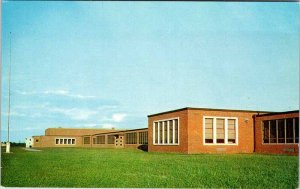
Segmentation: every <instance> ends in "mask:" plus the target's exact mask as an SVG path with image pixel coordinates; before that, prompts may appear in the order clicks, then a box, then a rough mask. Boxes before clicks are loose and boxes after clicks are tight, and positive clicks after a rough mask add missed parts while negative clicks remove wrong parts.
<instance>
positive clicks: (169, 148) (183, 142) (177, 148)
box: [148, 110, 188, 153]
mask: <svg viewBox="0 0 300 189" xmlns="http://www.w3.org/2000/svg"><path fill="white" fill-rule="evenodd" d="M175 117H179V145H153V121H158V120H163V119H169V118H175ZM187 126H188V125H187V110H182V111H176V112H171V113H166V114H161V115H157V116H151V117H148V151H149V152H181V153H188V140H187V139H188V132H187Z"/></svg>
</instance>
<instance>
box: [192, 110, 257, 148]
mask: <svg viewBox="0 0 300 189" xmlns="http://www.w3.org/2000/svg"><path fill="white" fill-rule="evenodd" d="M253 114H255V113H254V112H243V111H241V112H237V111H216V110H213V111H209V110H194V109H190V110H188V125H189V126H188V136H189V139H188V152H189V153H253V151H254V144H253V143H254V134H253V132H254V131H253V119H252V115H253ZM203 116H212V117H236V118H237V119H238V144H237V145H233V144H230V145H225V144H215V145H214V144H210V145H204V142H203V137H204V133H203Z"/></svg>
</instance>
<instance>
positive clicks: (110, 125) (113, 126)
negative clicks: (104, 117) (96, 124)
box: [101, 123, 116, 129]
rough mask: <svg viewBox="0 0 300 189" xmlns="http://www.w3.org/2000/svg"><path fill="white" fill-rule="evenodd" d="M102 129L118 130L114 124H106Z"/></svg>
mask: <svg viewBox="0 0 300 189" xmlns="http://www.w3.org/2000/svg"><path fill="white" fill-rule="evenodd" d="M101 127H102V128H104V129H112V128H116V126H115V125H114V124H110V123H104V124H102V125H101Z"/></svg>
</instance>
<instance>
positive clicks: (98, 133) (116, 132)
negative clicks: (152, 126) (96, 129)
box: [82, 127, 148, 136]
mask: <svg viewBox="0 0 300 189" xmlns="http://www.w3.org/2000/svg"><path fill="white" fill-rule="evenodd" d="M145 129H148V127H146V128H139V129H126V130H118V131H112V132H106V133H96V134H92V135H82V136H94V135H103V134H113V133H120V132H128V131H138V130H145Z"/></svg>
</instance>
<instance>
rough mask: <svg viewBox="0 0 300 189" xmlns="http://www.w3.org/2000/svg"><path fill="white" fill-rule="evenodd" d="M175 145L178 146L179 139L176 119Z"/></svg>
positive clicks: (176, 120)
mask: <svg viewBox="0 0 300 189" xmlns="http://www.w3.org/2000/svg"><path fill="white" fill-rule="evenodd" d="M174 130H175V144H178V138H179V135H178V119H175V128H174Z"/></svg>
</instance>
